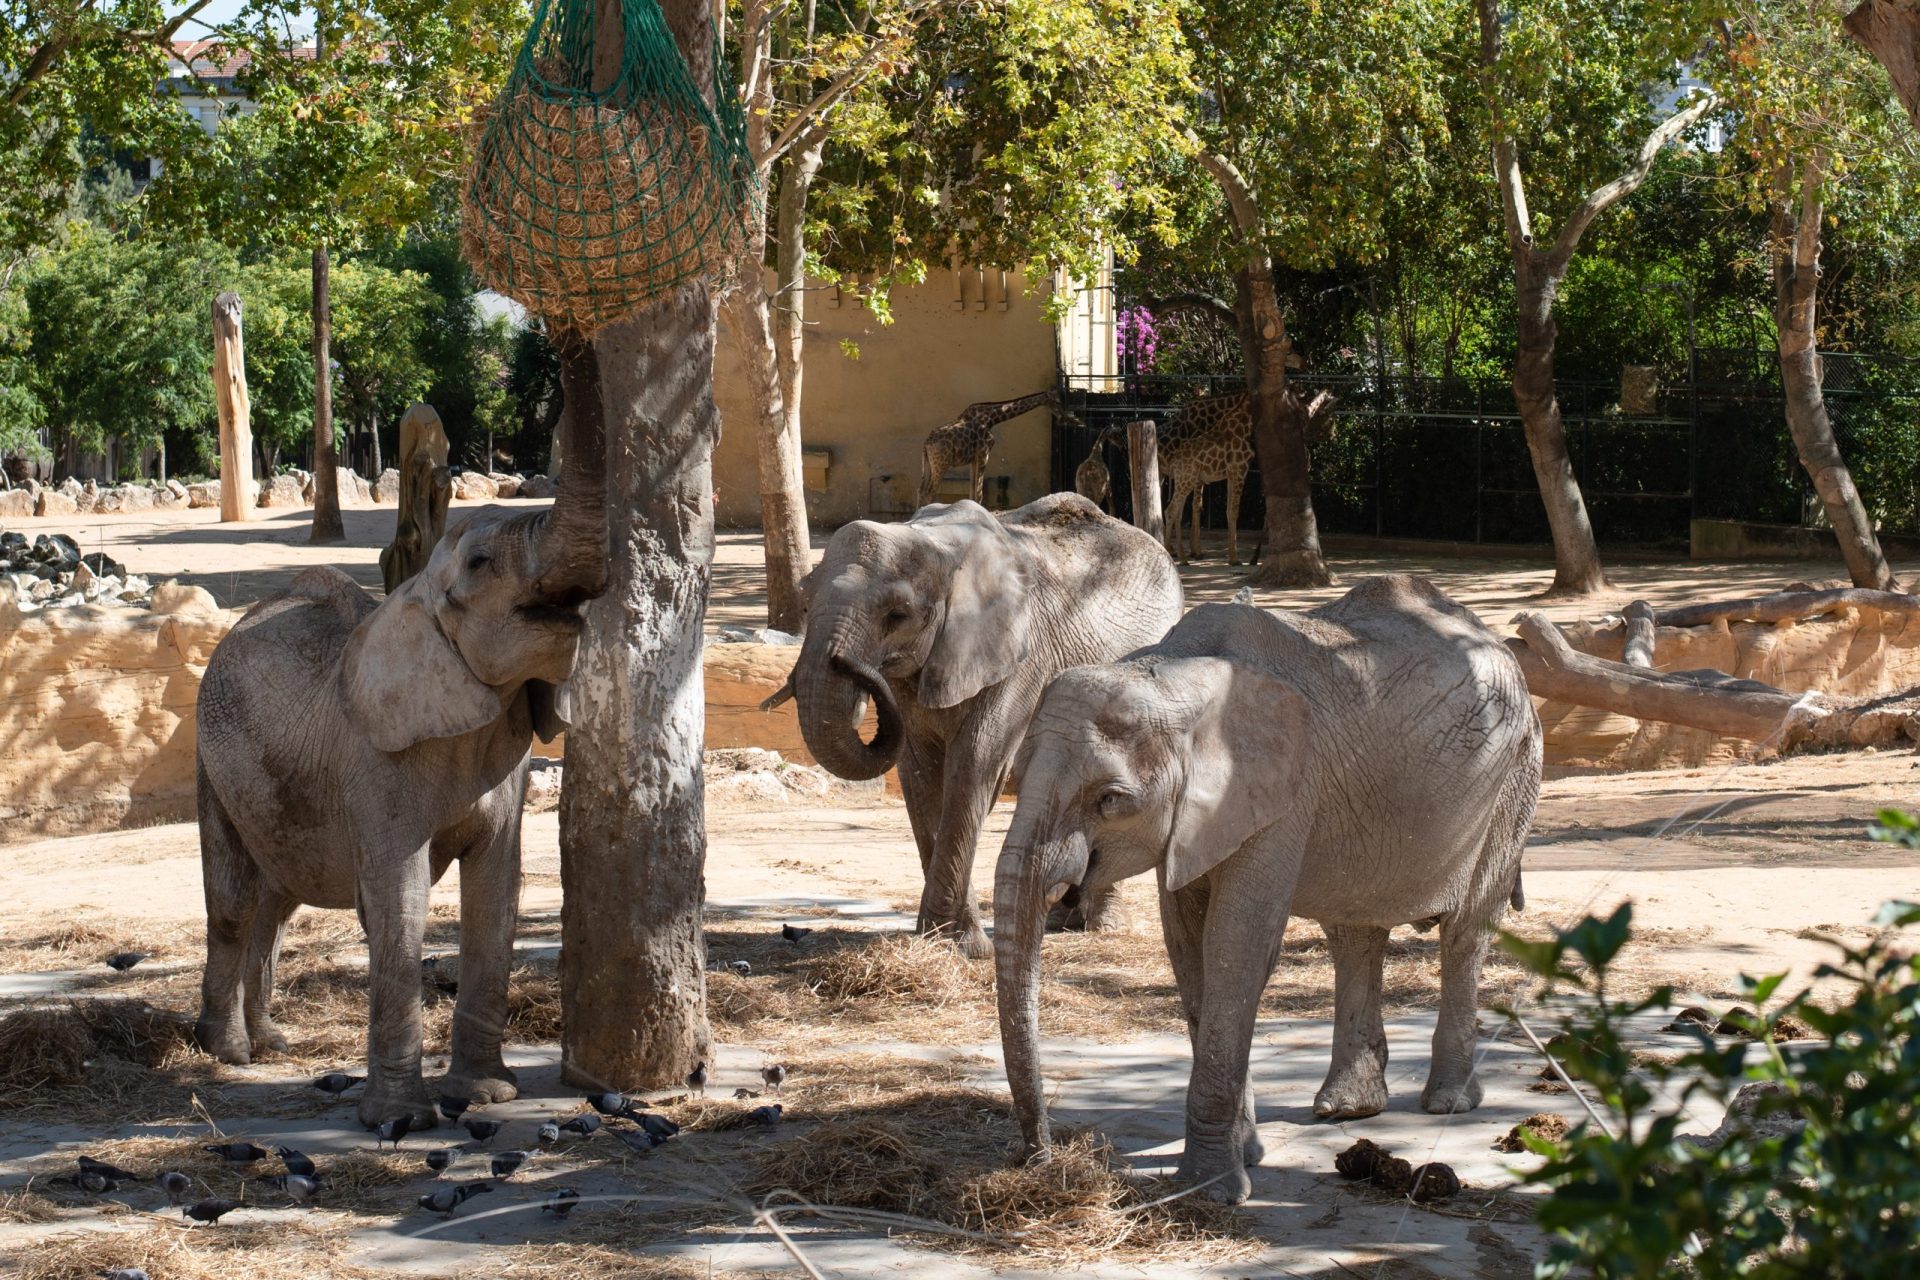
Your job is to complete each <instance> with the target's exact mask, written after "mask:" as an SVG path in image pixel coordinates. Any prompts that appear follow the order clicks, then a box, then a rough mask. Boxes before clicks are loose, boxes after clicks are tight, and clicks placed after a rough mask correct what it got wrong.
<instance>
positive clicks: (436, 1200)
mask: <svg viewBox="0 0 1920 1280" xmlns="http://www.w3.org/2000/svg"><path fill="white" fill-rule="evenodd" d="M491 1190H493V1184H492V1183H491V1182H463V1183H461V1184H460V1185H459V1186H457V1187H442V1188H440V1189H439V1190H438V1191H429V1192H428V1193H427V1194H426V1195H424V1196H421V1197H420V1207H421V1208H422V1209H431V1210H433V1211H434V1212H435V1213H437V1214H439V1215H440V1216H441V1217H443V1218H451V1217H452V1216H453V1211H454V1210H455V1209H458V1208H459V1207H460V1206H461V1205H463V1204H465V1203H466V1202H467V1201H468V1200H471V1199H472V1198H473V1197H475V1196H477V1195H480V1194H482V1193H483V1192H488V1191H491Z"/></svg>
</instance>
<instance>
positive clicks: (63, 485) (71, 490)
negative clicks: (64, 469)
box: [60, 476, 86, 500]
mask: <svg viewBox="0 0 1920 1280" xmlns="http://www.w3.org/2000/svg"><path fill="white" fill-rule="evenodd" d="M60 492H62V493H64V494H66V495H67V496H68V497H69V498H73V499H76V500H77V499H78V498H79V497H80V495H81V494H82V493H85V492H86V489H85V488H84V487H83V486H82V485H81V483H80V482H79V481H78V480H75V479H74V478H73V477H72V476H68V477H67V478H66V479H65V480H62V481H61V482H60Z"/></svg>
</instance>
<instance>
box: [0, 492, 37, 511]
mask: <svg viewBox="0 0 1920 1280" xmlns="http://www.w3.org/2000/svg"><path fill="white" fill-rule="evenodd" d="M33 508H34V500H33V495H32V494H31V493H29V492H27V490H25V489H0V518H4V517H15V518H18V517H22V516H30V515H32V514H33Z"/></svg>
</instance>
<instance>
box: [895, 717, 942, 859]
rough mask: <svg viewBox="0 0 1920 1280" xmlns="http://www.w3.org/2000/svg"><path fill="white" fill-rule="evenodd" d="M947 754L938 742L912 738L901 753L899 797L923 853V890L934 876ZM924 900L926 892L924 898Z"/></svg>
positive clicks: (915, 839)
mask: <svg viewBox="0 0 1920 1280" xmlns="http://www.w3.org/2000/svg"><path fill="white" fill-rule="evenodd" d="M946 767H947V753H946V750H945V748H944V747H943V746H942V745H941V744H940V743H938V742H931V741H921V740H915V739H913V738H911V737H909V738H908V739H907V741H906V743H905V745H904V746H902V747H901V750H900V764H899V773H900V796H901V799H903V800H904V801H906V805H907V825H908V826H910V827H912V828H913V842H914V844H915V845H916V846H917V847H918V848H919V850H920V875H921V883H922V885H923V886H924V885H925V883H926V877H928V876H930V875H931V874H932V872H933V850H934V844H935V841H936V838H937V836H938V834H939V830H940V806H941V804H942V802H943V801H944V799H945V796H946V779H945V777H944V775H945V772H946ZM922 896H924V892H923V895H922Z"/></svg>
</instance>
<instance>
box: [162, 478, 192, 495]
mask: <svg viewBox="0 0 1920 1280" xmlns="http://www.w3.org/2000/svg"><path fill="white" fill-rule="evenodd" d="M160 487H161V488H162V489H165V490H166V491H167V492H168V493H170V494H172V495H173V496H174V497H176V498H184V497H186V496H187V486H185V485H183V484H181V483H180V482H179V481H178V480H169V481H167V482H166V483H165V484H163V485H161V486H160Z"/></svg>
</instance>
